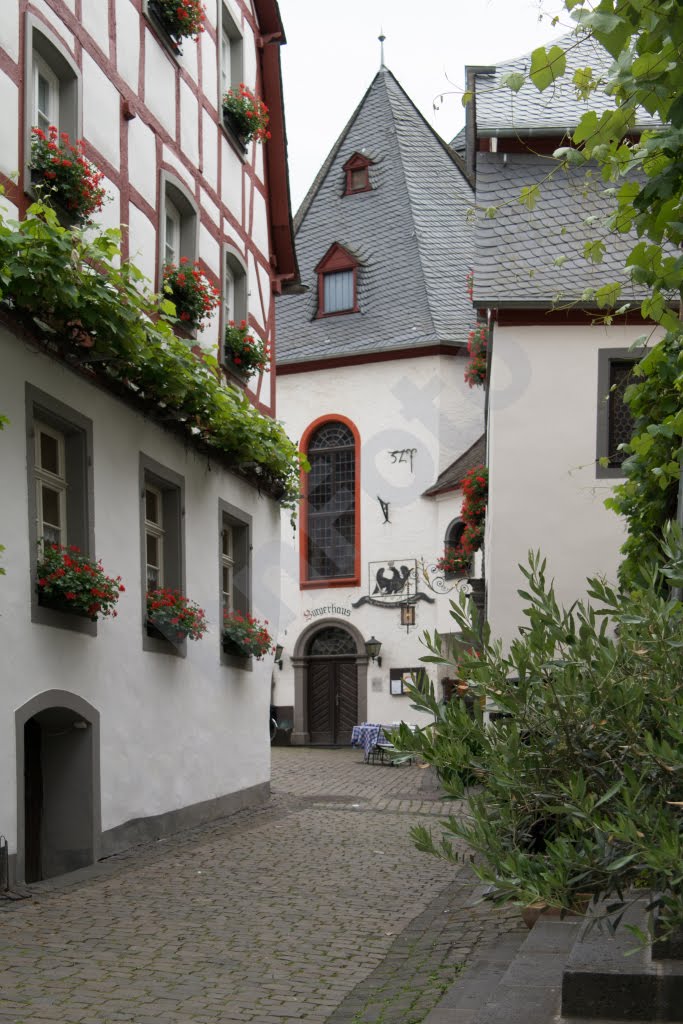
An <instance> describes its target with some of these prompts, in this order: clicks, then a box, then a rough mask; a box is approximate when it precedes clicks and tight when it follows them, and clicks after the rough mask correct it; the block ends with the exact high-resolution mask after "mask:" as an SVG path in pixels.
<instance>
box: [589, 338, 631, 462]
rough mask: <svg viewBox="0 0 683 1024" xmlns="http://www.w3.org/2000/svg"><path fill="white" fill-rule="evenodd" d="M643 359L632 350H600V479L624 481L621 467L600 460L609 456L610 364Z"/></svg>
mask: <svg viewBox="0 0 683 1024" xmlns="http://www.w3.org/2000/svg"><path fill="white" fill-rule="evenodd" d="M641 358H642V356H641V355H639V354H637V353H634V351H633V350H632V349H630V348H601V349H598V400H597V423H596V454H595V459H596V461H595V475H596V477H597V478H598V479H603V480H604V479H610V478H611V479H615V478H616V479H622V480H623V479H624V477H625V474H624V471H623V469H622V467H621V466H601V465H600V461H599V460H600V459H601V458H604V457H605V456H606V455H608V454H609V453H608V447H609V400H608V397H607V396H608V395H609V379H610V364H611V363H612V362H615V361H619V362H624V361H631V362H633V363H637V362H638V361H639V360H640V359H641Z"/></svg>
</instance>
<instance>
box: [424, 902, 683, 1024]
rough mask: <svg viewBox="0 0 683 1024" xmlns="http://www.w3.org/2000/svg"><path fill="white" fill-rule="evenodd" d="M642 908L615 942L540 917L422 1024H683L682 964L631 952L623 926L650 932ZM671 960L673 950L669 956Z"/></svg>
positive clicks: (479, 965)
mask: <svg viewBox="0 0 683 1024" xmlns="http://www.w3.org/2000/svg"><path fill="white" fill-rule="evenodd" d="M644 907H645V903H644V901H643V903H641V904H636V905H634V906H633V907H632V908H630V909H629V911H627V913H626V914H625V916H624V921H623V922H622V925H621V927H620V928H619V929H618V931H617V933H616V935H615V936H610V935H608V934H607V933H606V932H605V931H604V930H602V931H601V930H598V929H597V928H593V929H592V930H590V931H589V932H588V933H587V934H584V931H585V926H584V921H583V919H581V918H576V917H567V918H565V919H564V920H561V919H560V918H559V917H541V918H540V919H539V920H538V922H537V923H536V925H535V926H534V927H533V928H532V929H531V931H530V932H529V933H528V935H526V937H525V936H524V935H521V936H520V935H519V934H513V935H508V936H505V937H504V938H503V939H502V940H501V941H500V942H499V943H497V944H496V945H495V946H494V947H493V948H491V949H489V950H487V951H485V952H484V953H482V955H481V956H480V957H479V958H478V959H477V960H476V961H475V962H474V964H473V965H472V966H471V967H470V968H469V969H468V970H467V972H466V973H465V974H464V975H463V976H462V978H461V979H459V980H458V981H457V982H456V984H455V985H454V986H453V987H452V988H451V989H450V990H449V991H448V992H447V993H446V995H445V996H444V998H443V999H442V1001H441V1002H440V1003H439V1005H438V1006H437V1007H436V1008H435V1009H434V1010H432V1012H431V1013H430V1014H429V1016H428V1017H427V1018H426V1019H425V1021H424V1024H587V1022H588V1021H590V1022H592V1024H624V1022H629V1024H644V1022H648V1024H650V1022H652V1021H659V1022H669V1024H683V959H668V960H665V959H658V960H655V959H653V958H652V955H651V950H650V949H649V948H648V949H644V950H639V951H638V952H637V953H631V954H630V955H628V956H626V955H625V954H626V953H627V952H629V951H632V950H633V948H634V946H635V944H636V940H635V939H634V937H633V934H632V933H631V932H630V931H628V929H627V928H625V927H624V925H629V924H631V925H634V926H636V927H641V928H642V927H643V926H644V925H645V923H646V922H645V918H646V913H645V909H644ZM669 952H670V950H669Z"/></svg>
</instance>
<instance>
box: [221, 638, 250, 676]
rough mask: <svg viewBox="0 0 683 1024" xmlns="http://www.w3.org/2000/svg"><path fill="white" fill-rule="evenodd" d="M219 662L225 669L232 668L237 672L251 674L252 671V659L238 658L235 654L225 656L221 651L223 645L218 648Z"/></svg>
mask: <svg viewBox="0 0 683 1024" xmlns="http://www.w3.org/2000/svg"><path fill="white" fill-rule="evenodd" d="M220 655H221V656H220V662H221V665H223V666H224V667H225V668H234V669H237V671H239V672H253V671H254V659H253V658H239V657H237V656H236V655H235V654H226V653H225V651H224V650H223V645H222V644H221V648H220Z"/></svg>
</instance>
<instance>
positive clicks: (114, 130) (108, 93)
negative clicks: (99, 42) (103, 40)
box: [83, 52, 121, 167]
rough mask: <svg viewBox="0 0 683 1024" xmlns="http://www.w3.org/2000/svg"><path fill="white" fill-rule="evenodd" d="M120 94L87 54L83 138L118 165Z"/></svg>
mask: <svg viewBox="0 0 683 1024" xmlns="http://www.w3.org/2000/svg"><path fill="white" fill-rule="evenodd" d="M120 105H121V98H120V96H119V91H118V89H117V88H116V86H114V85H113V84H112V83H111V82H110V81H109V79H108V78H107V76H106V75H105V74H104V72H103V71H101V70H100V68H99V67H98V66H97V64H96V63H95V61H94V60H92V59H91V58H90V57H89V56H88V54H87V53H85V52H84V53H83V135H84V137H85V138H86V139H87V140H88V142H90V143H92V145H94V146H97V148H98V149H99V151H100V153H102V154H103V156H105V157H106V158H107V160H109V161H110V163H112V164H113V165H114V167H118V166H119V165H120V162H121V146H120V138H119V120H120Z"/></svg>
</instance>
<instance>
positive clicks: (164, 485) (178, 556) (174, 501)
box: [140, 455, 185, 657]
mask: <svg viewBox="0 0 683 1024" xmlns="http://www.w3.org/2000/svg"><path fill="white" fill-rule="evenodd" d="M184 490H185V481H184V479H183V477H182V476H180V475H179V474H178V473H174V472H173V470H171V469H167V467H166V466H162V465H160V464H159V463H158V462H155V461H154V460H153V459H150V458H149V457H148V456H146V455H140V494H141V500H140V533H141V540H142V544H141V549H142V579H143V581H144V586H143V588H142V614H143V622H146V620H147V591H148V590H158V589H159V588H160V587H166V588H168V589H169V590H180V591H183V590H184V587H185V562H184V554H185V535H184V510H183V501H184ZM143 649H144V650H146V651H156V652H161V653H167V654H176V655H179V656H181V657H182V656H184V648H183V647H179V648H175V647H174V646H173V645H172V644H170V643H169V642H168V641H167V640H164V639H162V638H159V637H158V636H157V635H156V634H154V632H153V631H152V632H149V631H147V630H145V632H144V633H143Z"/></svg>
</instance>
